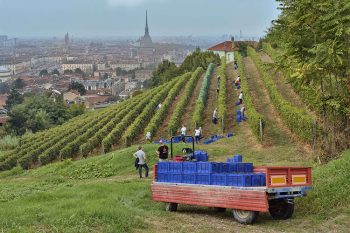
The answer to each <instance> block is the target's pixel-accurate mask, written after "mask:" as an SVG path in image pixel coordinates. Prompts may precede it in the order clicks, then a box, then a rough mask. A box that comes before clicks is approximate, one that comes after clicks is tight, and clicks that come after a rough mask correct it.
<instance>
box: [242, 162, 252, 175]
mask: <svg viewBox="0 0 350 233" xmlns="http://www.w3.org/2000/svg"><path fill="white" fill-rule="evenodd" d="M243 164H244V172H245V173H252V172H253V164H252V163H243Z"/></svg>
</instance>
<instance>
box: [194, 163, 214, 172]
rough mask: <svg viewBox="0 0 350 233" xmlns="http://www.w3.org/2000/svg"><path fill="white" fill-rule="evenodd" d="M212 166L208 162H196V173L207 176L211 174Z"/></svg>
mask: <svg viewBox="0 0 350 233" xmlns="http://www.w3.org/2000/svg"><path fill="white" fill-rule="evenodd" d="M212 164H213V163H210V162H197V173H199V174H207V173H211V172H212Z"/></svg>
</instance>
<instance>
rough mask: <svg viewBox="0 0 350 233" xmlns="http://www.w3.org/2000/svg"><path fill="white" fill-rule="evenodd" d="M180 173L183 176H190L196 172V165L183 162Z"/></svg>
mask: <svg viewBox="0 0 350 233" xmlns="http://www.w3.org/2000/svg"><path fill="white" fill-rule="evenodd" d="M182 171H183V173H184V174H192V173H196V172H197V163H195V162H184V163H183V165H182Z"/></svg>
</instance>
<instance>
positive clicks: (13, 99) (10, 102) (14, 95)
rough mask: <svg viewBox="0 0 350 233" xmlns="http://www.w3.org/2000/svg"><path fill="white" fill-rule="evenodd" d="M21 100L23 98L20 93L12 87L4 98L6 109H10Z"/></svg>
mask: <svg viewBox="0 0 350 233" xmlns="http://www.w3.org/2000/svg"><path fill="white" fill-rule="evenodd" d="M23 100H24V98H23V96H22V94H21V93H19V92H18V91H17V90H16V89H14V88H12V89H11V91H10V94H9V95H8V97H7V100H6V109H7V110H11V108H12V107H13V106H15V105H18V104H21V103H22V102H23Z"/></svg>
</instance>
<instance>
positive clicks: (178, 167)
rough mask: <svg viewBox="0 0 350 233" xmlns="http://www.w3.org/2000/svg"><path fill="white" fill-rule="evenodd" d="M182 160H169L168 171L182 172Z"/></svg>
mask: <svg viewBox="0 0 350 233" xmlns="http://www.w3.org/2000/svg"><path fill="white" fill-rule="evenodd" d="M182 166H183V163H182V162H169V170H168V172H169V173H182Z"/></svg>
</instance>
